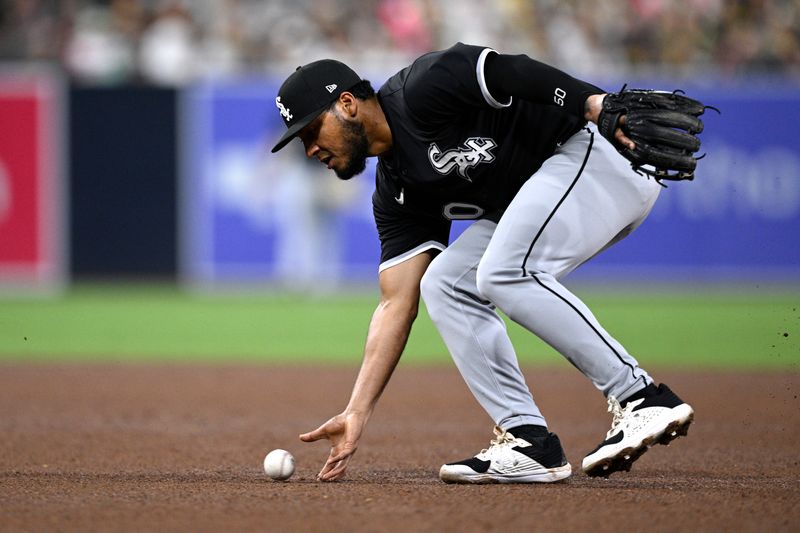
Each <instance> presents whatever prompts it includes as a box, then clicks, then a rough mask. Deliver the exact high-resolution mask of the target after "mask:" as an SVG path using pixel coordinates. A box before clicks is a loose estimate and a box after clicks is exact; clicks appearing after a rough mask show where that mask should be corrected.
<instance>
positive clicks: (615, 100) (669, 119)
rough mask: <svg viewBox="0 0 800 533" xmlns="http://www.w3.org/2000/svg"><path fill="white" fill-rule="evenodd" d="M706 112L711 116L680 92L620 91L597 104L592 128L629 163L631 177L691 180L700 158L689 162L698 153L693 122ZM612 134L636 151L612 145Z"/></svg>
mask: <svg viewBox="0 0 800 533" xmlns="http://www.w3.org/2000/svg"><path fill="white" fill-rule="evenodd" d="M707 108H709V109H715V110H716V108H713V107H711V106H706V105H704V104H703V103H702V102H698V101H697V100H694V99H692V98H689V97H687V96H684V95H683V92H682V91H673V92H671V93H670V92H663V91H653V90H645V89H628V90H626V89H625V87H623V88H622V89H621V90H620V91H619V92H618V93H609V94H607V95H606V97H605V98H604V99H603V109H602V111H601V112H600V117H599V119H598V121H597V126H598V130H599V132H600V134H601V135H602V136H603V137H605V138H606V139H608V140H609V141H611V143H612V144H613V145H614V147H615V148H616V149H617V150H618V151H619V153H621V154H622V155H623V156H624V157H625V158H626V159H628V161H630V162H631V166H632V167H633V169H634V170H635V171H636V172H638V173H640V174H645V175H647V176H651V177H653V178H655V179H656V180H657V181H658V182H659V183H661V180H673V181H678V180H692V179H694V170H695V167H696V166H697V160H698V159H701V158H702V156H700V157H696V156H695V153H696V152H697V150H699V149H700V139H698V138H697V134H698V133H700V132H701V131H703V122H702V121H701V120H700V118H699V117H700V115H702V114H703V112H704V111H705V110H706V109H707ZM622 117H625V120H624V121H622ZM621 121H622V122H621ZM617 128H621V129H622V131H623V132H624V133H625V135H627V136H628V137H629V138H630V139H631V140H632V141H633V142H634V143H636V148H634V149H633V150H631V149H630V148H628V147H626V146H622V145H621V144H619V143H618V141H617V140H616V139H615V138H614V132H615V131H616V129H617ZM662 185H663V184H662Z"/></svg>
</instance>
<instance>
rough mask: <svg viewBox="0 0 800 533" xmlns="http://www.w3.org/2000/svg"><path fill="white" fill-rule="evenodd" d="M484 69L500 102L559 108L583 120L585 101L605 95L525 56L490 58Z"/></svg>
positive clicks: (487, 81)
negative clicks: (530, 102) (549, 105)
mask: <svg viewBox="0 0 800 533" xmlns="http://www.w3.org/2000/svg"><path fill="white" fill-rule="evenodd" d="M484 68H485V76H486V86H487V88H488V90H489V92H490V93H491V94H492V95H493V96H494V97H495V98H496V99H497V100H501V101H505V100H508V99H509V98H514V97H516V98H521V99H523V100H529V101H532V102H537V103H540V104H551V105H557V106H561V107H563V108H564V109H565V110H566V111H567V112H569V113H571V114H573V115H575V116H577V117H579V118H581V119H583V115H584V105H585V103H586V99H587V98H588V97H589V96H591V95H593V94H601V93H604V92H605V91H603V90H602V89H600V88H598V87H595V86H594V85H591V84H589V83H586V82H584V81H581V80H578V79H576V78H573V77H572V76H570V75H569V74H566V73H564V72H562V71H560V70H558V69H557V68H554V67H551V66H549V65H545V64H544V63H541V62H539V61H536V60H534V59H531V58H530V57H528V56H526V55H505V54H496V53H493V54H489V55H488V56H487V57H486V62H485V65H484Z"/></svg>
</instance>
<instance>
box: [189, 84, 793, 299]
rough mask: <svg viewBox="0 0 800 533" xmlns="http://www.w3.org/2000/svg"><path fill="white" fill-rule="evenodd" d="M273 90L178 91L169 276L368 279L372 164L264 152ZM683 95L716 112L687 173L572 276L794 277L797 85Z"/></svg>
mask: <svg viewBox="0 0 800 533" xmlns="http://www.w3.org/2000/svg"><path fill="white" fill-rule="evenodd" d="M277 85H278V83H277V82H276V81H274V80H273V81H265V80H252V81H242V82H236V83H232V82H226V83H217V84H215V83H210V84H206V85H202V86H198V87H196V88H194V89H191V90H189V91H187V92H186V94H185V95H184V102H183V110H184V117H183V128H182V130H183V143H184V156H183V175H184V176H183V191H182V200H183V202H182V220H183V237H182V244H183V253H182V258H183V266H182V271H183V275H184V276H185V278H186V279H188V280H189V281H190V282H195V283H200V284H208V285H216V284H236V283H242V284H247V285H251V284H253V283H264V284H267V285H270V286H283V287H290V288H300V289H313V290H324V289H325V288H326V287H330V288H334V287H336V286H337V285H338V284H340V283H343V282H344V283H346V282H367V283H374V282H375V280H376V278H377V266H378V262H379V255H380V253H379V243H378V239H377V235H376V231H375V228H374V221H373V218H372V208H371V201H370V198H371V194H372V189H373V186H374V163H375V162H374V160H371V161H370V166H368V168H367V170H366V172H365V173H364V174H363V175H362V176H359V177H357V178H355V179H353V180H350V181H348V182H341V181H339V180H337V179H336V178H335V176H334V175H333V174H332V172H330V171H328V170H327V169H325V168H324V167H323V166H322V165H320V164H319V163H318V162H316V161H308V160H307V159H306V158H305V156H304V154H303V152H302V146H301V145H300V143H299V142H293V143H292V144H290V145H289V146H288V147H287V148H285V149H284V150H282V151H281V152H279V153H278V154H271V153H270V149H271V147H272V146H273V144H274V143H275V141H276V139H277V138H278V137H280V135H281V134H282V132H283V131H284V126H283V124H282V121H281V120H280V115H279V113H278V111H277V109H276V107H275V101H274V97H275V94H276V92H277ZM644 86H648V85H644ZM650 86H652V85H650ZM688 93H689V94H690V95H691V96H694V97H697V98H699V99H701V100H703V101H704V102H707V103H709V104H713V105H714V106H716V107H717V108H719V109H720V110H721V111H722V113H721V114H719V115H718V114H716V113H714V112H713V111H710V110H709V111H707V112H706V114H705V115H704V120H705V124H706V129H705V131H704V132H703V133H702V134H701V140H702V141H703V149H702V150H703V151H705V152H706V154H707V155H706V157H705V158H704V159H703V160H702V161H700V163H699V165H698V171H697V174H696V176H697V177H696V179H695V180H694V181H692V182H679V183H669V188H667V189H665V190H663V191H662V193H661V196H660V198H659V200H658V202H657V203H656V206H655V208H654V209H653V212H652V213H651V215H650V217H649V218H648V219H647V221H645V223H644V224H643V226H642V227H640V228H639V229H638V230H637V231H635V232H634V233H633V234H632V235H631V236H629V237H627V238H626V239H625V240H624V241H622V242H621V243H619V244H617V245H616V246H614V247H612V248H611V249H609V250H607V251H605V252H603V253H602V254H601V255H599V256H598V257H596V258H594V259H593V260H592V261H591V262H589V263H587V264H586V265H584V266H583V267H581V268H580V269H578V270H577V271H576V272H575V274H573V275H572V276H573V277H574V278H577V279H581V278H582V279H589V280H597V279H608V278H619V279H636V278H639V279H654V278H655V279H658V280H664V281H669V280H683V281H702V280H710V279H723V280H724V279H730V280H740V279H765V278H768V279H776V280H782V281H787V280H788V281H797V280H800V246H798V240H799V239H798V236H800V136H799V135H798V134H797V133H796V132H795V126H796V125H797V124H798V123H800V90H798V88H797V87H786V86H781V85H779V84H777V85H775V86H772V87H760V88H759V89H758V90H755V89H746V88H731V87H727V88H719V87H713V88H712V87H703V88H698V89H690V90H689V91H688ZM642 179H646V178H644V177H642ZM464 227H466V226H465V224H464V223H460V224H457V225H455V226H454V229H453V233H454V235H455V234H457V233H459V232H460V231H463V228H464Z"/></svg>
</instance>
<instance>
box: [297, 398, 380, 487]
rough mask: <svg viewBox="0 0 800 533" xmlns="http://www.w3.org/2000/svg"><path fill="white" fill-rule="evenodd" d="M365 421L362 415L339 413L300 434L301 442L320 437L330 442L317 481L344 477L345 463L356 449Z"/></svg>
mask: <svg viewBox="0 0 800 533" xmlns="http://www.w3.org/2000/svg"><path fill="white" fill-rule="evenodd" d="M365 423H366V417H364V416H362V415H358V414H352V413H341V414H339V415H336V416H334V417H333V418H331V419H330V420H328V421H327V422H325V423H324V424H322V425H321V426H320V427H318V428H317V429H315V430H314V431H310V432H308V433H303V434H302V435H300V440H302V441H303V442H314V441H318V440H321V439H328V440H329V441H330V442H331V452H330V454H329V455H328V460H327V461H325V464H324V465H323V467H322V470H320V472H319V474H317V479H318V480H319V481H336V480H337V479H341V478H343V477H344V474H345V471H346V470H347V465H348V464H349V463H350V459H352V458H353V454H355V453H356V450H357V449H358V441H359V439H360V438H361V432H362V431H363V429H364V425H365Z"/></svg>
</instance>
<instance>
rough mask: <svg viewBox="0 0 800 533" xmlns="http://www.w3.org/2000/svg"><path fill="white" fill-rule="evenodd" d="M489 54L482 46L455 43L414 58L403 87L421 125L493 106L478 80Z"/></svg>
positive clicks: (499, 104)
mask: <svg viewBox="0 0 800 533" xmlns="http://www.w3.org/2000/svg"><path fill="white" fill-rule="evenodd" d="M490 52H491V50H490V49H488V48H486V47H483V46H473V45H467V44H463V43H458V44H456V45H454V46H452V47H451V48H448V49H447V50H442V51H440V52H433V53H431V54H427V55H424V56H422V57H421V58H419V59H417V60H416V61H415V62H414V64H413V65H412V67H411V69H410V71H409V74H408V77H407V79H406V81H405V87H404V91H405V100H406V104H407V105H408V107H409V109H410V111H411V112H412V113H413V114H414V116H416V117H417V118H419V119H420V120H421V121H423V122H424V123H431V122H441V121H449V120H452V117H453V116H458V115H460V114H463V113H464V110H465V109H469V108H481V107H487V106H488V105H492V104H491V103H489V102H487V96H488V94H487V93H486V91H485V86H483V85H482V83H481V81H482V80H480V79H479V77H480V76H483V62H484V61H485V58H486V57H488V55H490ZM490 98H491V97H490ZM494 107H504V104H501V103H497V105H495V106H494Z"/></svg>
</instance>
